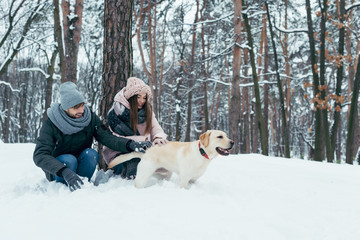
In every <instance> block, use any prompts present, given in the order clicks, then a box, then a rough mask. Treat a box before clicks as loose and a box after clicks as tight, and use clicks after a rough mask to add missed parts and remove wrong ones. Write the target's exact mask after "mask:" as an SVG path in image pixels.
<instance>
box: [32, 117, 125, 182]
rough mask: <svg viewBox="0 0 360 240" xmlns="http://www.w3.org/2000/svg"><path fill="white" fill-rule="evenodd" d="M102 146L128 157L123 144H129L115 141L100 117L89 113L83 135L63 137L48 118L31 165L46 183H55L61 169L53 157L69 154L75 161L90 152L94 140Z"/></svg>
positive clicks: (61, 165)
mask: <svg viewBox="0 0 360 240" xmlns="http://www.w3.org/2000/svg"><path fill="white" fill-rule="evenodd" d="M94 137H95V139H96V140H97V141H99V142H100V143H101V144H103V145H105V146H107V147H109V148H111V149H114V150H116V151H119V152H123V153H127V152H129V150H128V149H127V147H126V144H127V143H128V142H129V141H130V140H129V139H126V138H121V137H116V136H114V135H113V134H111V132H110V131H109V130H108V129H107V128H106V127H105V126H104V125H103V124H102V122H101V121H100V119H99V117H98V116H96V114H95V113H93V112H91V121H90V124H89V125H88V126H87V127H85V128H84V129H83V130H82V131H80V132H77V133H74V134H71V135H65V134H63V133H62V132H61V131H60V130H59V129H58V128H57V127H56V126H55V125H54V124H53V123H52V122H51V120H50V119H49V118H47V119H46V120H45V121H44V122H43V125H42V127H41V130H40V135H39V137H38V139H37V142H36V147H35V151H34V156H33V159H34V162H35V164H36V166H38V167H40V168H41V169H42V170H43V171H44V172H45V175H46V178H47V179H48V180H49V181H52V180H54V179H53V175H56V174H57V173H58V171H59V170H60V169H62V168H63V167H64V165H63V163H61V162H59V161H58V160H57V159H56V157H57V156H59V155H62V154H72V155H74V156H76V157H78V156H79V155H80V153H81V152H82V151H84V150H85V149H86V148H91V145H92V143H93V138H94Z"/></svg>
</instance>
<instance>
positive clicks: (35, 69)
mask: <svg viewBox="0 0 360 240" xmlns="http://www.w3.org/2000/svg"><path fill="white" fill-rule="evenodd" d="M20 72H40V73H41V74H42V75H43V76H44V77H45V78H48V77H50V75H49V74H47V73H46V72H44V70H42V69H41V68H22V69H20Z"/></svg>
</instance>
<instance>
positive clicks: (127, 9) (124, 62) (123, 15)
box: [99, 0, 134, 168]
mask: <svg viewBox="0 0 360 240" xmlns="http://www.w3.org/2000/svg"><path fill="white" fill-rule="evenodd" d="M133 8H134V1H133V0H124V1H117V0H105V14H104V49H103V51H104V52H103V76H102V97H101V100H100V116H101V117H102V120H103V122H104V123H106V116H107V113H108V112H109V110H110V108H111V106H112V104H113V100H114V96H115V95H116V93H117V92H118V91H119V90H120V89H121V88H123V87H125V86H126V81H127V79H128V78H129V77H131V76H132V70H133V54H132V42H131V32H132V12H133ZM99 149H100V150H101V146H100V147H99ZM100 156H101V154H100ZM99 166H100V168H106V164H105V162H104V160H103V159H102V157H101V160H100V162H99Z"/></svg>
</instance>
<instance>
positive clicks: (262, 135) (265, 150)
mask: <svg viewBox="0 0 360 240" xmlns="http://www.w3.org/2000/svg"><path fill="white" fill-rule="evenodd" d="M243 6H244V12H243V18H244V22H245V27H246V32H247V35H248V42H249V47H250V60H251V69H252V77H253V81H254V91H255V99H256V108H255V110H256V115H257V127H258V128H259V130H260V142H261V150H262V154H263V155H269V150H268V142H267V139H266V131H265V123H264V118H263V114H262V110H261V99H260V87H259V82H258V78H257V73H256V65H255V53H254V46H253V39H252V34H251V27H250V23H249V19H248V16H247V13H246V10H247V6H246V4H245V0H243Z"/></svg>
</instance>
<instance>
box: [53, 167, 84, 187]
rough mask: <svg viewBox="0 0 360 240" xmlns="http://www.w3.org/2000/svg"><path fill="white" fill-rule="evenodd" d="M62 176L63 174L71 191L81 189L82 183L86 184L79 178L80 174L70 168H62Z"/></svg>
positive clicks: (60, 173)
mask: <svg viewBox="0 0 360 240" xmlns="http://www.w3.org/2000/svg"><path fill="white" fill-rule="evenodd" d="M59 175H60V177H61V176H62V177H63V178H64V179H65V181H66V183H67V185H68V187H69V188H70V191H75V190H77V189H80V188H81V186H80V185H84V183H83V181H81V179H80V178H79V176H78V175H77V174H76V173H74V172H73V171H71V169H70V168H67V167H66V168H63V170H60V172H59Z"/></svg>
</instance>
